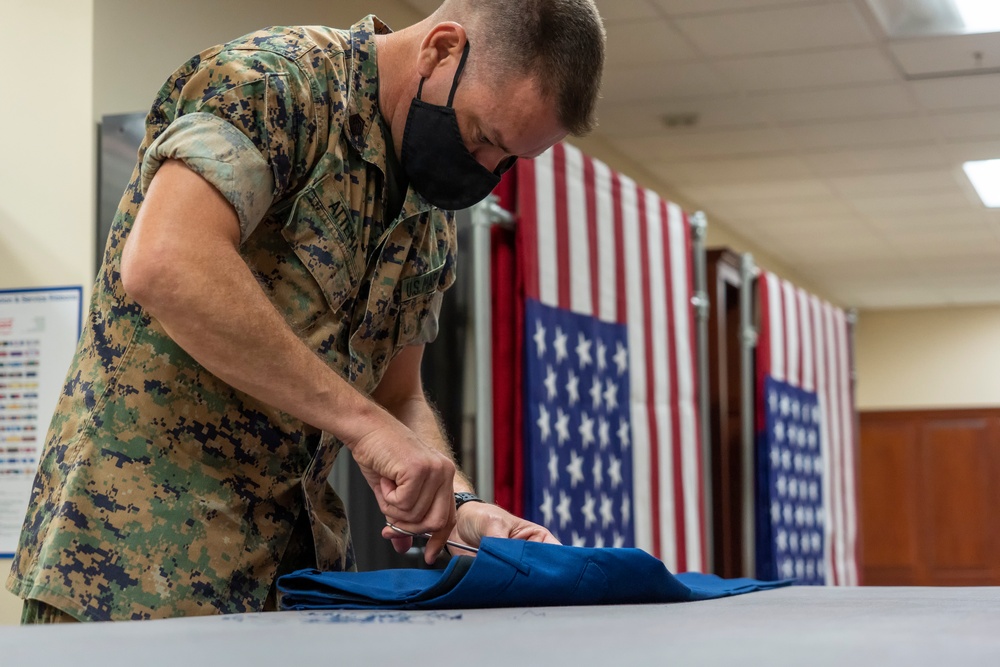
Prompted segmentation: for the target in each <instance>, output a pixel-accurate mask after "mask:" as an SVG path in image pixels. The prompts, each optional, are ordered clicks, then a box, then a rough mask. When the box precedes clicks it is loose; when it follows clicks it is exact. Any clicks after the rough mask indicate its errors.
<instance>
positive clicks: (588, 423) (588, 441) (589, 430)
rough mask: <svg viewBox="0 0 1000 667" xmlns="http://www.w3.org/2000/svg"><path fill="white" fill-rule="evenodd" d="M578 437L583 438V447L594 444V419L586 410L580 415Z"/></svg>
mask: <svg viewBox="0 0 1000 667" xmlns="http://www.w3.org/2000/svg"><path fill="white" fill-rule="evenodd" d="M580 437H581V438H583V446H584V447H590V446H591V445H592V444H594V420H593V419H591V418H590V417H589V416H588V415H587V413H586V412H584V413H583V415H581V417H580Z"/></svg>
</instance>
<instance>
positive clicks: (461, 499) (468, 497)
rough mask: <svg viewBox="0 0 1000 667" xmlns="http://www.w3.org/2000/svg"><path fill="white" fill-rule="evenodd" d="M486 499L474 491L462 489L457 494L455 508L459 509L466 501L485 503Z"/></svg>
mask: <svg viewBox="0 0 1000 667" xmlns="http://www.w3.org/2000/svg"><path fill="white" fill-rule="evenodd" d="M485 502H486V501H485V500H483V499H482V498H480V497H479V496H477V495H476V494H474V493H469V492H468V491H460V492H459V493H456V494H455V509H456V510H458V508H459V507H461V506H462V505H464V504H465V503H485Z"/></svg>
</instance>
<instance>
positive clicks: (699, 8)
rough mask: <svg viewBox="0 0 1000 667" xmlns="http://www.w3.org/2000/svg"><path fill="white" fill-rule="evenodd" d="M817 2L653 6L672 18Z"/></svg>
mask: <svg viewBox="0 0 1000 667" xmlns="http://www.w3.org/2000/svg"><path fill="white" fill-rule="evenodd" d="M808 2H815V0H653V4H655V5H656V6H657V7H659V8H660V9H662V10H663V12H664V13H665V14H668V15H670V16H683V15H684V14H705V13H711V12H720V11H727V10H739V11H744V10H747V9H757V8H761V7H777V6H782V5H801V4H805V3H808Z"/></svg>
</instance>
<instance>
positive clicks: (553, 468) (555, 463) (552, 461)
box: [549, 449, 559, 486]
mask: <svg viewBox="0 0 1000 667" xmlns="http://www.w3.org/2000/svg"><path fill="white" fill-rule="evenodd" d="M558 481H559V455H558V454H556V450H554V449H552V450H549V483H550V484H552V485H553V486H554V485H555V484H556V483H557V482H558Z"/></svg>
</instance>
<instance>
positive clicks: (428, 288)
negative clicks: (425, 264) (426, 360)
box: [395, 264, 444, 352]
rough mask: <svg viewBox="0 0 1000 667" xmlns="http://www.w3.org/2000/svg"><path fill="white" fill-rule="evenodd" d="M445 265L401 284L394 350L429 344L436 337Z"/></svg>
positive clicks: (403, 280) (412, 277)
mask: <svg viewBox="0 0 1000 667" xmlns="http://www.w3.org/2000/svg"><path fill="white" fill-rule="evenodd" d="M443 271H444V264H442V265H441V266H439V267H437V268H436V269H431V270H430V271H427V272H426V273H423V274H421V275H417V276H411V277H409V278H403V279H402V280H401V281H400V290H399V301H400V303H399V316H398V318H397V320H396V337H395V349H396V351H397V352H398V351H399V350H400V349H402V348H403V347H405V346H407V345H415V344H420V343H429V342H431V341H433V340H434V339H435V338H436V337H437V327H438V315H439V314H440V311H441V298H442V296H443V294H442V293H441V292H439V291H438V285H439V281H440V279H441V274H442V272H443Z"/></svg>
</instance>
